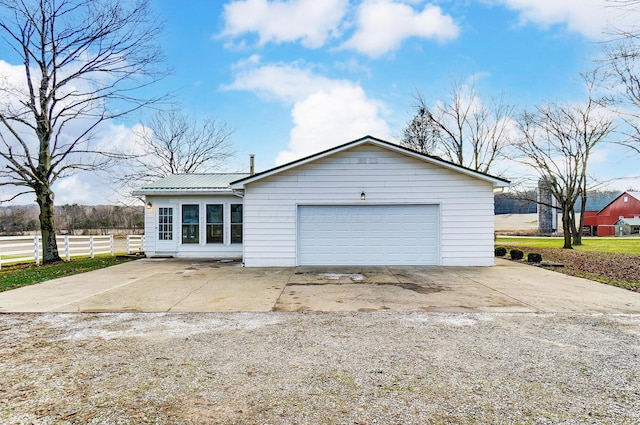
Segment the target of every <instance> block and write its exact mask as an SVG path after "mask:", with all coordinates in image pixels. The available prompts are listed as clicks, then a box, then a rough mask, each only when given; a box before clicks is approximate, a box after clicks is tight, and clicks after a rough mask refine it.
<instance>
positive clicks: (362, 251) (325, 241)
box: [298, 205, 439, 265]
mask: <svg viewBox="0 0 640 425" xmlns="http://www.w3.org/2000/svg"><path fill="white" fill-rule="evenodd" d="M438 218H439V209H438V206H436V205H366V206H359V205H358V206H356V205H340V206H300V207H299V208H298V264H301V265H376V264H380V265H394V264H396V265H401V264H407V265H409V264H418V265H431V264H434V265H435V264H438V261H439V243H438V240H439V238H438V235H439V231H438V222H439V219H438Z"/></svg>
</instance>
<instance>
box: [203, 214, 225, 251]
mask: <svg viewBox="0 0 640 425" xmlns="http://www.w3.org/2000/svg"><path fill="white" fill-rule="evenodd" d="M223 242H224V208H223V205H222V204H219V205H218V204H216V205H207V243H223Z"/></svg>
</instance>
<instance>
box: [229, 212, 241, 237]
mask: <svg viewBox="0 0 640 425" xmlns="http://www.w3.org/2000/svg"><path fill="white" fill-rule="evenodd" d="M231 243H242V204H231Z"/></svg>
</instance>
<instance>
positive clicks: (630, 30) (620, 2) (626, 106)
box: [601, 0, 640, 153]
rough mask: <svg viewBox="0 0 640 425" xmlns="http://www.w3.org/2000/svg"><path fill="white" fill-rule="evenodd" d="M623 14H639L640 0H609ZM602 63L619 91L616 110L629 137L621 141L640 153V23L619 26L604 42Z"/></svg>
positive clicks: (612, 86) (616, 91) (613, 87)
mask: <svg viewBox="0 0 640 425" xmlns="http://www.w3.org/2000/svg"><path fill="white" fill-rule="evenodd" d="M607 2H608V3H609V5H610V6H611V7H615V8H618V9H619V10H620V11H621V13H625V14H626V13H633V14H635V15H637V14H639V13H640V0H607ZM601 65H602V66H603V68H604V69H606V71H607V72H608V77H609V83H610V88H611V89H612V91H613V92H614V93H616V94H617V99H616V100H617V101H618V102H617V103H616V106H617V108H616V112H617V113H618V114H619V115H620V117H621V118H622V119H624V121H625V123H626V124H627V126H626V128H627V130H625V131H624V133H625V134H626V136H627V138H626V139H624V140H621V141H620V142H618V143H619V144H622V145H624V146H626V147H629V148H631V149H633V150H635V152H636V153H640V25H636V26H631V27H626V28H618V29H617V30H616V31H615V33H614V34H613V35H612V38H611V40H609V42H607V43H605V44H604V59H603V60H602V61H601Z"/></svg>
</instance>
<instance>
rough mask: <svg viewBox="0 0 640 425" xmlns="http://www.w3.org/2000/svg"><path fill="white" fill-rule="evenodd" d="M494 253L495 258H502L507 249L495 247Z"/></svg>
mask: <svg viewBox="0 0 640 425" xmlns="http://www.w3.org/2000/svg"><path fill="white" fill-rule="evenodd" d="M494 251H495V254H496V257H504V256H505V255H507V248H504V247H502V246H499V247H497V248H496V249H495V250H494Z"/></svg>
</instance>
